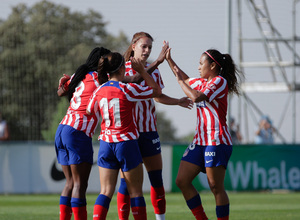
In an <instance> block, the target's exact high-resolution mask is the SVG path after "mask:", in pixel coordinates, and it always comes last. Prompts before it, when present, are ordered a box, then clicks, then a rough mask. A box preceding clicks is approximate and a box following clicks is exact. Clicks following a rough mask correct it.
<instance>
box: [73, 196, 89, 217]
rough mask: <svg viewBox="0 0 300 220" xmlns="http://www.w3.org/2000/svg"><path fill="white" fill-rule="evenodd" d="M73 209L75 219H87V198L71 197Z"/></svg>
mask: <svg viewBox="0 0 300 220" xmlns="http://www.w3.org/2000/svg"><path fill="white" fill-rule="evenodd" d="M71 206H72V211H73V213H74V220H86V219H87V211H86V199H80V198H71Z"/></svg>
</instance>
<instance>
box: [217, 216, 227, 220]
mask: <svg viewBox="0 0 300 220" xmlns="http://www.w3.org/2000/svg"><path fill="white" fill-rule="evenodd" d="M218 220H229V215H227V216H225V217H222V218H218Z"/></svg>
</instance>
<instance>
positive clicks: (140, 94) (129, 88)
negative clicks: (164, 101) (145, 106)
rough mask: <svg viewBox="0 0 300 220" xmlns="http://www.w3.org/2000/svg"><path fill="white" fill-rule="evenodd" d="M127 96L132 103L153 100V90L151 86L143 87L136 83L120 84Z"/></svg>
mask: <svg viewBox="0 0 300 220" xmlns="http://www.w3.org/2000/svg"><path fill="white" fill-rule="evenodd" d="M120 87H121V88H122V90H123V92H124V94H125V96H126V97H127V99H128V100H129V101H131V102H137V101H142V100H148V99H151V98H152V94H153V89H152V87H150V86H141V85H138V84H136V83H120Z"/></svg>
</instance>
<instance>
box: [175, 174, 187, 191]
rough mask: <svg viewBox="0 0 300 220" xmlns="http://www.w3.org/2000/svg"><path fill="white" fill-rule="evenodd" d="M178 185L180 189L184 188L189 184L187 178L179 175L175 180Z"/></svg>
mask: <svg viewBox="0 0 300 220" xmlns="http://www.w3.org/2000/svg"><path fill="white" fill-rule="evenodd" d="M175 183H176V186H178V188H179V189H182V188H184V187H185V186H186V185H188V182H187V181H186V180H185V179H182V178H179V177H177V178H176V180H175Z"/></svg>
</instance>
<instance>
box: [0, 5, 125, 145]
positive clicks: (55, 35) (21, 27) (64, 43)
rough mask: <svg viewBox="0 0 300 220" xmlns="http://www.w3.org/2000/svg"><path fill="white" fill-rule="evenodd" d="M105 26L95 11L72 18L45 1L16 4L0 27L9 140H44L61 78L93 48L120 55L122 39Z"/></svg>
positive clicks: (0, 90)
mask: <svg viewBox="0 0 300 220" xmlns="http://www.w3.org/2000/svg"><path fill="white" fill-rule="evenodd" d="M105 25H106V24H105V23H104V22H103V19H102V16H101V14H99V13H98V12H95V11H93V10H90V11H89V12H87V14H83V13H79V12H74V13H71V12H70V10H69V9H68V8H67V7H64V6H62V5H55V4H53V3H51V2H48V1H41V2H39V3H37V4H35V5H33V6H32V7H31V8H29V7H27V6H26V5H25V4H19V5H17V6H15V7H13V9H12V13H11V15H10V16H9V17H8V19H7V20H5V21H1V22H0V36H1V37H0V69H1V71H0V76H1V77H0V78H1V80H0V108H1V111H2V114H3V115H4V116H5V118H6V120H7V121H8V123H9V126H10V130H11V139H12V140H42V139H43V136H42V130H47V129H48V128H49V126H50V124H51V122H53V120H52V119H53V113H54V112H56V109H57V105H58V102H59V101H60V98H59V97H57V95H56V90H57V84H58V80H59V78H60V77H61V75H62V74H63V73H67V74H72V73H73V72H75V70H76V68H77V67H78V66H79V65H80V64H83V63H84V62H85V59H86V58H87V56H88V54H89V52H90V51H91V50H92V49H93V48H94V47H96V46H104V47H107V48H109V49H111V50H116V51H120V52H123V51H124V49H125V48H126V47H127V45H128V44H129V43H128V40H127V38H126V36H125V35H124V34H123V33H122V32H121V33H120V34H119V36H117V37H115V36H112V35H111V34H109V33H107V31H106V30H105ZM65 110H66V109H65ZM64 113H65V111H64ZM57 118H58V117H57ZM61 118H62V117H61Z"/></svg>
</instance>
